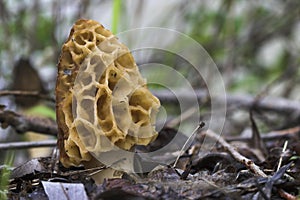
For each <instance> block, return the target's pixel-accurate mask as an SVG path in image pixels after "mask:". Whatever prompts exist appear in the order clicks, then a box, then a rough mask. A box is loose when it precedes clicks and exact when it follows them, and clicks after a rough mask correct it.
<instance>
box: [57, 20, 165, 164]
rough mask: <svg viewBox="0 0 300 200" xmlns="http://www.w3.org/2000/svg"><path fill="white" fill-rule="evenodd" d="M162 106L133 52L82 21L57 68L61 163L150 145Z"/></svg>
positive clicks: (98, 26)
mask: <svg viewBox="0 0 300 200" xmlns="http://www.w3.org/2000/svg"><path fill="white" fill-rule="evenodd" d="M159 106H160V102H159V100H158V99H157V98H156V97H155V96H153V95H152V94H151V92H150V91H149V90H148V89H147V87H146V81H145V80H144V79H143V78H142V76H141V74H140V72H139V70H138V67H137V65H136V63H135V61H134V59H133V57H132V55H131V53H130V51H129V49H128V48H127V47H126V46H125V45H123V44H121V43H120V42H119V41H118V39H117V38H116V37H115V36H114V35H113V34H112V33H111V32H110V31H109V30H106V29H105V28H104V27H103V26H102V25H101V24H99V23H98V22H96V21H93V20H83V19H81V20H78V21H77V22H76V23H75V25H74V26H73V27H72V30H71V32H70V35H69V38H68V39H67V41H66V42H65V43H64V45H63V47H62V50H61V56H60V60H59V64H58V75H57V82H56V110H57V123H58V127H59V135H58V146H59V149H60V161H61V163H62V164H63V165H64V166H65V167H70V166H77V165H79V164H81V163H83V162H84V163H88V162H90V161H91V160H95V158H94V157H93V155H99V154H101V153H102V152H103V153H104V152H108V151H111V150H113V146H117V147H118V148H121V149H124V150H130V149H131V148H132V147H133V146H134V145H136V144H137V145H147V144H149V143H150V142H151V141H153V140H154V139H155V138H156V136H157V132H156V131H155V128H154V124H155V118H156V114H157V112H158V109H159ZM82 132H83V133H82ZM107 141H108V142H107ZM96 159H97V158H96Z"/></svg>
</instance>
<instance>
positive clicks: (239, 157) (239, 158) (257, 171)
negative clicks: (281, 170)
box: [205, 130, 267, 177]
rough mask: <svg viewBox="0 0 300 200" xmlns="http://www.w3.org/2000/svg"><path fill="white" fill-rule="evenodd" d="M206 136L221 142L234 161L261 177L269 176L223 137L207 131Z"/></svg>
mask: <svg viewBox="0 0 300 200" xmlns="http://www.w3.org/2000/svg"><path fill="white" fill-rule="evenodd" d="M205 135H206V136H208V137H210V138H212V139H214V140H216V141H217V142H219V143H220V144H221V145H222V146H223V148H224V149H226V151H228V152H229V153H230V154H231V155H232V156H233V158H234V159H236V160H237V161H239V162H240V163H242V164H244V165H245V166H246V167H247V168H248V169H250V170H251V171H252V172H254V173H255V174H257V175H259V176H262V177H267V175H266V174H265V173H264V172H263V171H262V170H260V168H259V167H258V166H257V165H256V164H255V163H254V162H253V161H252V160H250V159H248V158H246V157H245V156H243V155H241V154H240V153H239V152H237V151H236V150H235V148H234V147H233V146H231V145H230V144H229V143H227V142H226V141H225V140H224V139H223V138H222V137H221V136H219V135H217V134H216V133H214V132H213V131H211V130H207V131H206V134H205Z"/></svg>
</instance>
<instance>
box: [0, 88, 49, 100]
mask: <svg viewBox="0 0 300 200" xmlns="http://www.w3.org/2000/svg"><path fill="white" fill-rule="evenodd" d="M8 95H13V96H30V97H37V98H40V99H44V100H47V101H51V102H55V99H54V98H52V97H50V96H49V95H45V94H41V93H40V92H38V91H22V90H2V91H0V96H8Z"/></svg>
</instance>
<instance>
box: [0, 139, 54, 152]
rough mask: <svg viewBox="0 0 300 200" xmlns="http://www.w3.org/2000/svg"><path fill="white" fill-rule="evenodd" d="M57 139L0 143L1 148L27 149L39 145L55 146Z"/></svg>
mask: <svg viewBox="0 0 300 200" xmlns="http://www.w3.org/2000/svg"><path fill="white" fill-rule="evenodd" d="M56 143H57V140H43V141H31V142H7V143H0V150H8V149H26V148H37V147H55V146H56Z"/></svg>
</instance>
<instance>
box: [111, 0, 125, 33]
mask: <svg viewBox="0 0 300 200" xmlns="http://www.w3.org/2000/svg"><path fill="white" fill-rule="evenodd" d="M121 3H122V2H121V0H114V1H113V13H112V27H111V31H112V32H113V34H116V33H117V31H118V24H119V19H120V12H121V5H122V4H121Z"/></svg>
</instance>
